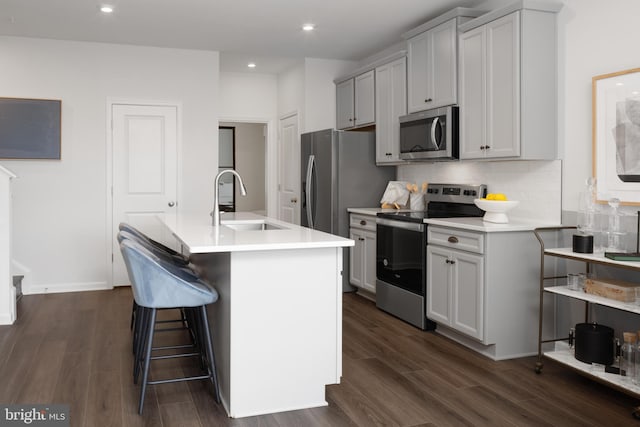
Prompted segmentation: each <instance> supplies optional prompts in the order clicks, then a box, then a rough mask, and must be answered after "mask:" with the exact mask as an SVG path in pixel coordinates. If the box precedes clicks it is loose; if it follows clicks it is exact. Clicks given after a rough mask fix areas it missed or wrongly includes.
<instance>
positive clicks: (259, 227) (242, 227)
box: [222, 221, 286, 231]
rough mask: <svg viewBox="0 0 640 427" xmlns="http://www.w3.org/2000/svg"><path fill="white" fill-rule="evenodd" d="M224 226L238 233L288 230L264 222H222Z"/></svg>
mask: <svg viewBox="0 0 640 427" xmlns="http://www.w3.org/2000/svg"><path fill="white" fill-rule="evenodd" d="M222 225H224V226H225V227H229V228H231V229H233V230H236V231H267V230H286V228H285V227H281V226H279V225H275V224H271V223H269V222H266V221H262V222H255V221H251V222H236V221H234V222H224V221H223V222H222Z"/></svg>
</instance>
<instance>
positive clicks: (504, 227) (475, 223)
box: [424, 218, 559, 233]
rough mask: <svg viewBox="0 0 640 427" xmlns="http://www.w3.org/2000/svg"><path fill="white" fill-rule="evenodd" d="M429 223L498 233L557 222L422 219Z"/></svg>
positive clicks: (548, 225) (524, 229) (523, 229)
mask: <svg viewBox="0 0 640 427" xmlns="http://www.w3.org/2000/svg"><path fill="white" fill-rule="evenodd" d="M424 222H425V223H427V224H431V225H441V226H443V227H454V228H459V229H461V230H472V231H481V232H483V233H500V232H503V233H504V232H510V231H533V230H534V229H536V228H538V227H556V226H559V225H558V224H550V223H542V222H536V221H526V220H517V219H511V220H509V222H508V223H507V224H495V223H492V222H486V221H483V220H482V218H429V219H425V220H424Z"/></svg>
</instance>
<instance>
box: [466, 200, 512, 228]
mask: <svg viewBox="0 0 640 427" xmlns="http://www.w3.org/2000/svg"><path fill="white" fill-rule="evenodd" d="M473 202H474V203H475V204H476V206H477V207H479V208H480V209H482V210H483V211H484V212H485V214H484V216H483V217H482V220H483V221H487V222H495V223H498V224H506V223H507V222H509V218H507V214H506V212H507V211H510V210H511V209H513V208H515V207H516V206H518V203H520V202H518V201H516V200H486V199H475V200H474V201H473Z"/></svg>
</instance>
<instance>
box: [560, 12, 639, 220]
mask: <svg viewBox="0 0 640 427" xmlns="http://www.w3.org/2000/svg"><path fill="white" fill-rule="evenodd" d="M638 17H640V2H638V1H636V0H609V1H606V2H603V1H599V0H566V1H565V6H564V8H563V9H562V11H561V12H560V16H559V22H560V41H561V51H560V53H561V55H560V67H561V69H563V71H564V80H563V82H562V83H563V84H562V85H561V86H560V87H561V89H562V90H563V92H562V95H563V97H564V100H563V101H564V105H561V110H560V111H561V113H560V114H561V119H563V120H562V122H563V123H564V129H562V128H561V130H562V131H563V134H561V138H562V139H563V140H564V141H565V146H566V148H565V168H564V172H563V191H564V194H563V206H564V208H565V209H567V210H577V208H578V198H577V193H578V192H580V191H582V190H583V188H584V182H585V180H586V178H588V177H590V176H591V175H592V151H591V150H592V139H591V124H592V121H591V112H592V110H591V82H592V80H591V79H592V77H594V76H597V75H601V74H608V73H612V72H615V71H622V70H627V69H630V68H637V67H639V66H640V61H639V59H638V40H640V25H638ZM627 210H630V209H627ZM636 210H637V209H634V210H633V213H634V214H635V211H636Z"/></svg>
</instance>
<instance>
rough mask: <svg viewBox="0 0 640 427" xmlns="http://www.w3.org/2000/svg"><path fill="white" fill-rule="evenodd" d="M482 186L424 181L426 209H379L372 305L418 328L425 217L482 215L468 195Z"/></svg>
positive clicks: (422, 320) (425, 325)
mask: <svg viewBox="0 0 640 427" xmlns="http://www.w3.org/2000/svg"><path fill="white" fill-rule="evenodd" d="M486 193H487V187H486V185H483V184H481V185H460V184H429V185H428V187H427V194H426V198H427V210H426V211H404V212H402V211H399V212H381V213H378V216H377V219H376V278H377V279H376V306H377V307H378V308H380V309H381V310H384V311H386V312H388V313H390V314H392V315H394V316H396V317H398V318H400V319H402V320H404V321H406V322H408V323H410V324H412V325H414V326H417V327H418V328H421V329H424V330H430V329H435V327H436V325H435V323H434V322H432V321H431V320H429V319H427V317H426V314H425V313H426V286H427V283H426V282H427V271H426V267H427V258H426V253H427V224H425V223H424V220H425V219H426V218H453V217H481V216H482V215H483V214H484V211H482V210H481V209H480V208H478V207H476V205H475V204H474V203H473V199H476V198H479V197H484V196H486Z"/></svg>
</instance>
